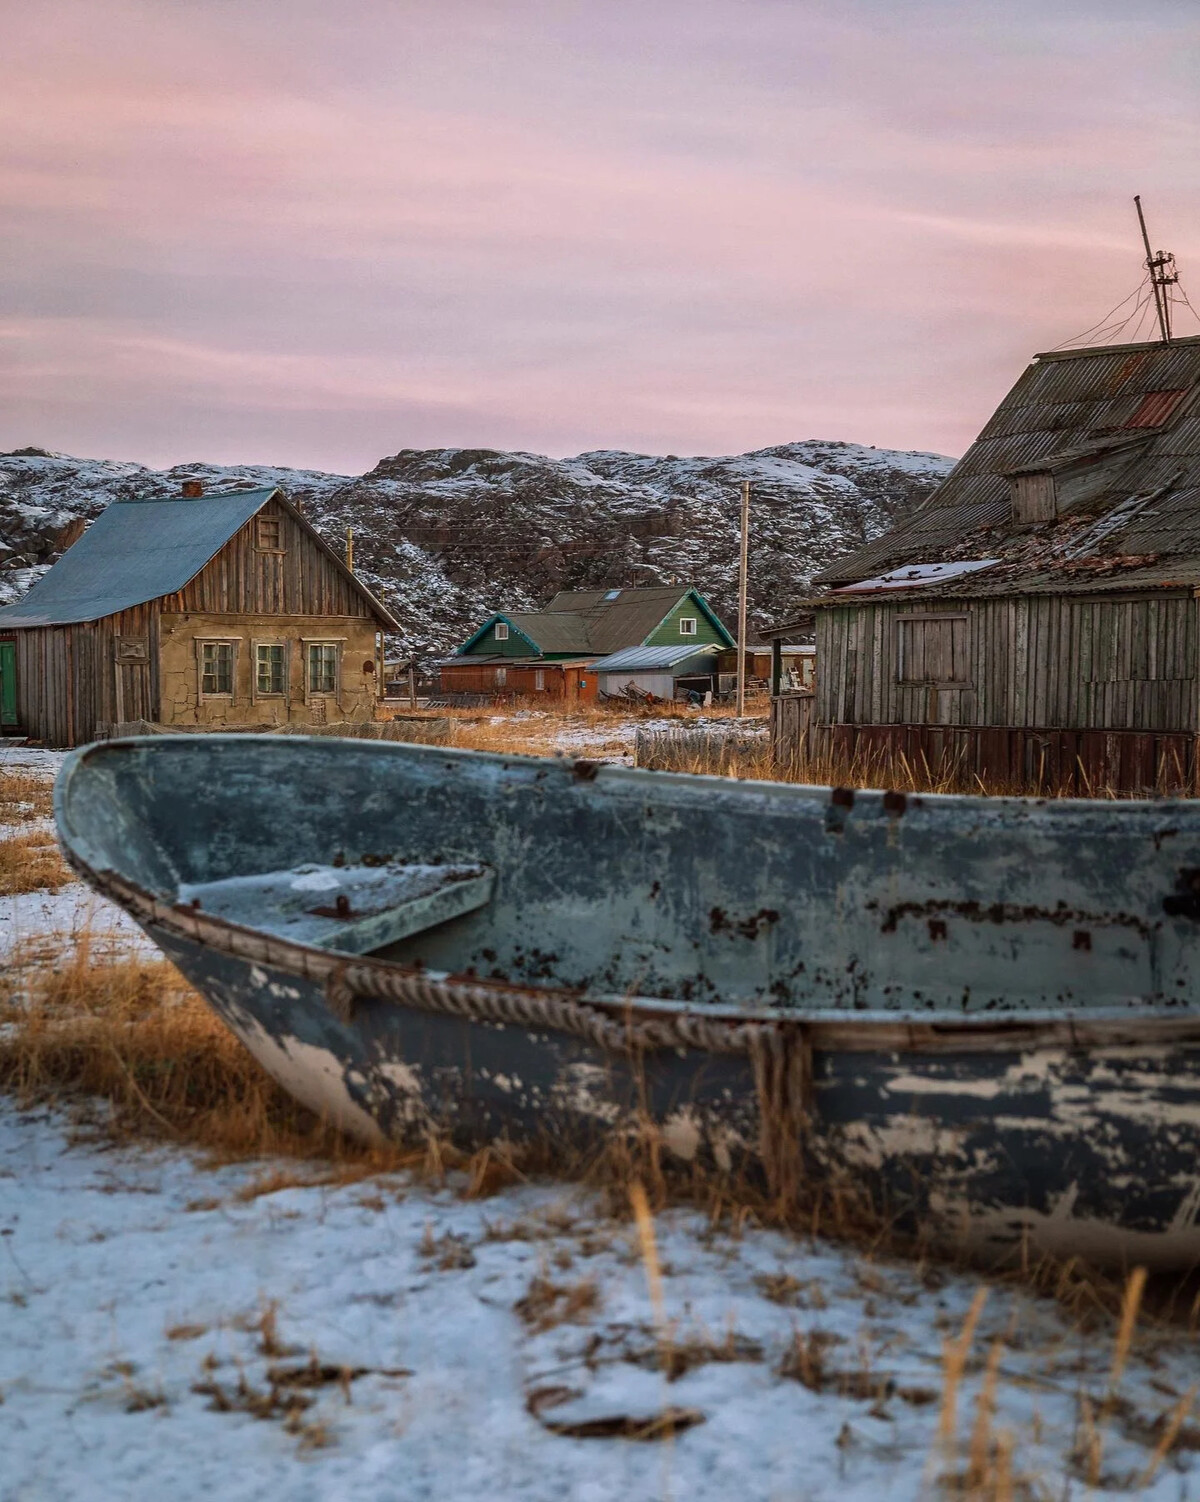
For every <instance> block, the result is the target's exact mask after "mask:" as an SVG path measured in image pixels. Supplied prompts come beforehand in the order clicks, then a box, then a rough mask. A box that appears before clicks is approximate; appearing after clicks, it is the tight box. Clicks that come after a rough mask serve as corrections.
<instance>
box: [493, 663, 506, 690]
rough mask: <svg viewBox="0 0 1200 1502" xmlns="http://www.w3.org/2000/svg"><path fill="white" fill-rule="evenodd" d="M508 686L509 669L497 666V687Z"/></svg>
mask: <svg viewBox="0 0 1200 1502" xmlns="http://www.w3.org/2000/svg"><path fill="white" fill-rule="evenodd" d="M507 686H508V669H507V668H497V669H496V687H497V688H506V687H507Z"/></svg>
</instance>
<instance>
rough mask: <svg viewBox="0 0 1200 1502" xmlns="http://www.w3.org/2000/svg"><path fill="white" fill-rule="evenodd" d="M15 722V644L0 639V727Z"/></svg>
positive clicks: (5, 727)
mask: <svg viewBox="0 0 1200 1502" xmlns="http://www.w3.org/2000/svg"><path fill="white" fill-rule="evenodd" d="M16 723H17V644H16V642H15V641H0V728H3V729H8V727H9V726H15V725H16Z"/></svg>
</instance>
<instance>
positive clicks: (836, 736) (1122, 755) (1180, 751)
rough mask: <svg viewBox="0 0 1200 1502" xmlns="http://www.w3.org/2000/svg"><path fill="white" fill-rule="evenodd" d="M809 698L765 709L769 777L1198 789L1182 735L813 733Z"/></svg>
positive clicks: (880, 729)
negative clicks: (910, 777)
mask: <svg viewBox="0 0 1200 1502" xmlns="http://www.w3.org/2000/svg"><path fill="white" fill-rule="evenodd" d="M813 702H814V701H813V699H812V697H811V696H809V695H787V696H783V697H780V698H777V699H774V700H772V703H771V754H772V760H773V762H774V764H775V768H776V771H777V773H780V772H782V773H783V775H785V776H786V775H797V774H798V773H800V774H802V772H803V769H804V768H806V767H813V766H816V767H820V768H821V775H822V780H824V779H825V778H827V777H830V776H836V768H838V767H846V768H855V767H856V768H858V769H860V770H861V769H863V768H875V769H877V770H878V772H879V774H880V777H881V778H882V779H883V780H887V777H888V773H889V770H890V769H895V775H896V776H901V775H902V774H903V772H904V770H905V769H910V770H911V771H912V772H914V773H916V774H918V775H919V776H920V777H922V778H925V779H928V781H930V782H931V783H933V784H935V785H938V784H942V783H944V784H946V785H948V786H949V785H954V786H956V787H962V786H964V785H967V786H969V785H970V784H971V783H973V782H975V781H976V780H977V779H978V781H980V782H982V783H984V784H986V785H987V786H988V787H989V788H991V789H995V790H996V791H1004V790H1011V791H1013V792H1029V793H1039V792H1045V793H1055V794H1059V795H1063V794H1067V795H1074V796H1078V797H1084V798H1086V797H1088V796H1090V795H1093V794H1096V795H1098V794H1107V793H1123V794H1131V793H1133V794H1136V793H1145V794H1164V793H1174V794H1186V795H1193V794H1195V793H1196V792H1197V791H1200V789H1198V787H1197V766H1198V764H1197V756H1196V739H1197V738H1196V737H1195V736H1194V735H1192V734H1191V733H1190V732H1180V731H1140V730H1059V729H1028V728H1014V727H1009V726H988V725H985V726H957V725H953V726H952V725H814V724H813V723H812V707H813Z"/></svg>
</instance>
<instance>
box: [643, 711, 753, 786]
mask: <svg viewBox="0 0 1200 1502" xmlns="http://www.w3.org/2000/svg"><path fill="white" fill-rule="evenodd" d="M765 731H766V726H765V724H764V725H762V728H761V729H759V730H758V731H757V732H756V731H755V730H753V729H748V728H747V727H746V723H745V722H743V723H742V725H740V726H738V727H736V728H730V729H729V730H725V729H719V730H717V729H709V728H707V727H704V728H701V727H697V726H689V725H681V726H678V727H676V726H671V727H670V728H668V729H655V730H638V732H637V734H636V736H635V738H634V747H633V760H634V765H635V766H639V767H644V768H646V769H647V770H649V771H652V772H701V773H709V774H712V775H714V776H718V777H764V776H769V775H770V761H771V751H770V744H769V742H768V739H767V736H766V734H765Z"/></svg>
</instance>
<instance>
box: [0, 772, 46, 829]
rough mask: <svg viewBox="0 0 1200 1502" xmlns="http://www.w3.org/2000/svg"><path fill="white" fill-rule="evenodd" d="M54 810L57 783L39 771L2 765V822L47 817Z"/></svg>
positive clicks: (0, 777) (0, 821) (0, 807)
mask: <svg viewBox="0 0 1200 1502" xmlns="http://www.w3.org/2000/svg"><path fill="white" fill-rule="evenodd" d="M53 812H54V783H53V781H52V780H51V779H49V778H47V777H43V776H41V775H40V774H38V773H36V772H26V771H24V770H22V769H20V768H15V767H0V824H20V823H27V822H28V821H29V820H30V819H48V818H50V817H51V815H52V814H53Z"/></svg>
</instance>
